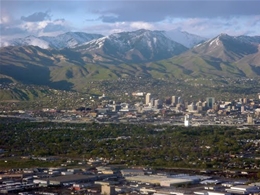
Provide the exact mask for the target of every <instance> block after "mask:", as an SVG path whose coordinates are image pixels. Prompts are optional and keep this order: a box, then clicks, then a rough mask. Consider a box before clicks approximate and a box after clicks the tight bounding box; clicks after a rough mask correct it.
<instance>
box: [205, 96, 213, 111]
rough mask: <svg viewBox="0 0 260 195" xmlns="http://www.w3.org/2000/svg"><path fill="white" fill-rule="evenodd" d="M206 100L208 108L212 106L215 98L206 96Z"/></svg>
mask: <svg viewBox="0 0 260 195" xmlns="http://www.w3.org/2000/svg"><path fill="white" fill-rule="evenodd" d="M206 102H207V107H208V108H213V105H214V104H215V98H214V97H207V98H206Z"/></svg>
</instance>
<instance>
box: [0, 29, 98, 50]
mask: <svg viewBox="0 0 260 195" xmlns="http://www.w3.org/2000/svg"><path fill="white" fill-rule="evenodd" d="M100 37H103V35H100V34H88V33H83V32H67V33H64V34H61V35H58V36H55V37H49V36H41V37H36V36H33V35H30V36H27V37H25V38H16V39H13V40H10V41H2V42H1V47H5V46H24V45H33V46H38V47H41V48H43V49H48V48H54V49H62V48H66V47H68V48H72V47H75V46H77V45H79V44H82V43H85V42H89V41H91V40H93V39H98V38H100Z"/></svg>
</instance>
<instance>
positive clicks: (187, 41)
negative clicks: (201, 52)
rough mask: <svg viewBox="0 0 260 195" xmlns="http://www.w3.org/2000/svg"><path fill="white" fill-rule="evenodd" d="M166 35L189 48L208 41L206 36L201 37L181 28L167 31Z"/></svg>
mask: <svg viewBox="0 0 260 195" xmlns="http://www.w3.org/2000/svg"><path fill="white" fill-rule="evenodd" d="M165 36H167V37H168V38H170V39H172V40H173V41H176V42H178V43H180V44H182V45H184V46H185V47H187V48H192V47H194V46H195V45H197V44H199V43H202V42H204V41H206V40H207V39H206V38H204V37H200V36H198V35H194V34H190V33H188V32H185V31H181V30H179V29H174V30H170V31H165Z"/></svg>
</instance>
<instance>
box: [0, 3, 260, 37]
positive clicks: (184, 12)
mask: <svg viewBox="0 0 260 195" xmlns="http://www.w3.org/2000/svg"><path fill="white" fill-rule="evenodd" d="M138 29H148V30H164V31H172V30H176V29H178V30H181V31H186V32H189V33H192V34H196V35H199V36H202V37H206V38H212V37H214V36H217V35H218V34H220V33H227V34H229V35H250V36H252V35H260V0H246V1H241V0H218V1H214V0H202V1H199V0H149V1H148V0H131V1H129V0H117V1H111V0H95V1H90V0H81V1H77V0H76V1H74V0H66V1H64V0H0V35H1V39H5V40H8V39H12V38H17V37H25V36H28V35H35V36H57V35H59V34H61V33H65V32H69V31H72V32H76V31H80V32H86V33H97V34H102V35H109V34H112V33H117V32H122V31H134V30H138Z"/></svg>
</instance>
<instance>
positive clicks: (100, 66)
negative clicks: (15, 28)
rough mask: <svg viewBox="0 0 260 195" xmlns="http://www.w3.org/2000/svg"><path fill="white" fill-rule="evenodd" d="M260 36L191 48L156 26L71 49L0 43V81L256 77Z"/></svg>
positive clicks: (59, 84) (55, 84)
mask: <svg viewBox="0 0 260 195" xmlns="http://www.w3.org/2000/svg"><path fill="white" fill-rule="evenodd" d="M259 44H260V41H259V37H258V36H255V37H248V36H239V37H234V36H229V35H226V34H221V35H219V36H217V37H215V38H213V39H210V40H207V41H206V42H204V43H201V44H199V45H197V46H195V47H193V48H191V49H189V50H187V48H186V47H184V46H182V45H180V44H179V43H176V42H174V41H171V40H169V39H168V38H167V37H166V36H164V34H163V32H160V31H147V30H138V31H134V32H126V33H116V34H112V35H110V36H107V37H102V38H99V39H94V40H92V41H89V42H87V43H83V44H81V45H80V46H77V47H74V48H63V49H43V48H40V47H37V46H31V45H28V46H9V47H2V48H0V54H1V55H0V61H1V64H0V70H1V72H0V79H1V80H0V81H1V82H2V83H4V82H14V81H15V82H18V83H23V84H35V85H45V86H49V87H51V88H56V89H66V90H71V89H74V90H81V89H83V88H84V86H86V84H87V83H88V82H89V81H93V80H108V79H110V80H111V79H119V78H133V79H134V78H139V77H141V78H155V79H158V78H163V79H171V78H180V79H186V78H212V79H214V78H215V79H221V78H238V77H241V78H259V76H260V45H259Z"/></svg>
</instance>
